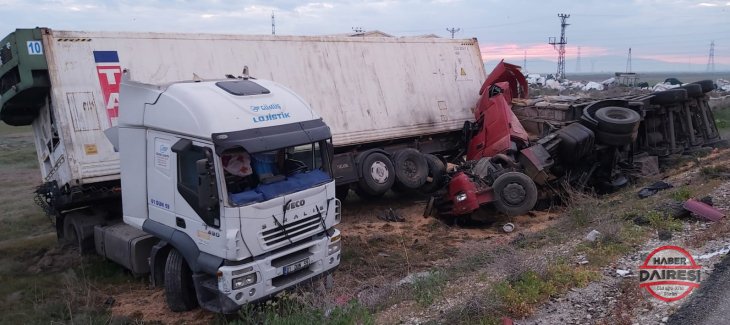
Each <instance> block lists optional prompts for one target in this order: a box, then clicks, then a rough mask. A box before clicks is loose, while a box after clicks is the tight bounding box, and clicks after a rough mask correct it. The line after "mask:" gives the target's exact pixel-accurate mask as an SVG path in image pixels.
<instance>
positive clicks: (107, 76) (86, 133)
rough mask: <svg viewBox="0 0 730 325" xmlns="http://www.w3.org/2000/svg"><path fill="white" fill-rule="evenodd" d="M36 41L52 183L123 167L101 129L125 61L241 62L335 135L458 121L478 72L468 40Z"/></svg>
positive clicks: (109, 118) (161, 64) (158, 71)
mask: <svg viewBox="0 0 730 325" xmlns="http://www.w3.org/2000/svg"><path fill="white" fill-rule="evenodd" d="M43 51H44V55H45V56H46V60H47V63H48V73H49V76H50V81H51V101H52V102H53V105H52V106H53V108H54V110H55V114H54V115H55V118H57V119H58V121H57V123H56V124H57V125H58V127H57V128H58V130H57V131H58V132H59V133H60V138H61V141H60V142H59V144H58V147H57V148H56V149H55V150H52V148H51V147H52V146H49V145H48V143H50V142H52V139H51V138H52V134H53V130H51V129H50V122H49V119H50V115H49V112H48V108H47V107H46V108H44V109H42V110H41V112H40V118H38V119H36V121H35V122H34V128H35V130H36V134H37V135H39V134H40V135H44V136H42V137H39V136H37V137H36V138H37V140H36V141H38V143H37V146H36V147H37V148H38V150H39V159H40V163H41V166H42V168H41V169H42V171H43V176H44V177H46V176H48V175H49V174H54V175H51V176H52V177H51V179H57V180H58V182H59V183H60V184H66V183H71V184H88V183H93V182H98V181H104V180H113V179H118V178H119V175H118V174H119V160H118V154H117V153H115V152H114V150H113V148H112V145H111V144H110V143H109V141H108V140H107V139H106V137H105V136H104V134H103V130H105V129H107V128H109V127H111V126H114V125H115V124H116V118H115V116H114V114H115V113H114V111H115V109H116V107H117V104H118V99H119V98H118V84H119V81H120V78H121V73H122V70H129V71H130V73H131V77H132V79H133V80H135V81H139V82H144V83H153V84H159V83H167V82H173V81H179V80H190V79H193V78H194V76H196V77H199V78H202V79H219V78H223V77H224V76H225V75H227V74H232V75H235V76H238V75H241V71H242V70H243V67H244V66H248V67H249V70H250V73H251V76H253V77H260V78H262V79H270V80H274V81H277V82H279V83H282V84H284V85H286V86H287V87H289V88H291V89H292V90H293V91H295V92H296V93H297V94H299V95H301V96H303V97H304V100H305V101H307V102H308V103H310V104H311V105H312V107H313V108H314V110H315V111H317V112H318V113H319V115H321V116H322V117H323V119H324V120H325V122H326V123H327V124H328V125H329V126H330V128H331V129H332V134H333V141H334V144H335V146H337V147H344V146H350V145H358V144H364V143H375V142H379V141H386V140H393V139H400V138H409V137H419V136H424V135H428V134H435V133H442V132H448V131H454V130H459V129H461V127H462V125H463V123H464V121H466V120H472V119H473V113H472V112H473V108H474V106H475V105H476V103H477V100H478V97H479V94H478V93H479V88H480V87H481V85H482V83H483V82H484V80H485V78H486V73H485V70H484V66H483V63H482V60H481V55H480V51H479V46H478V44H477V42H476V40H453V39H440V38H405V37H403V38H387V37H377V38H375V37H348V36H321V37H312V36H250V35H211V34H177V33H126V32H74V31H52V30H44V35H43ZM115 87H116V88H115ZM115 90H116V91H117V92H115ZM215 109H216V108H215V107H210V111H211V114H215Z"/></svg>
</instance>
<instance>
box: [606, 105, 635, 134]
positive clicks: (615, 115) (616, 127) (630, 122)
mask: <svg viewBox="0 0 730 325" xmlns="http://www.w3.org/2000/svg"><path fill="white" fill-rule="evenodd" d="M594 116H595V117H596V120H598V128H599V129H601V130H603V131H606V132H612V133H619V134H624V133H634V132H636V130H637V128H638V127H639V122H640V121H641V115H639V113H637V112H635V111H633V110H631V109H628V108H626V107H618V106H608V107H604V108H601V109H599V110H597V111H596V113H595V114H594Z"/></svg>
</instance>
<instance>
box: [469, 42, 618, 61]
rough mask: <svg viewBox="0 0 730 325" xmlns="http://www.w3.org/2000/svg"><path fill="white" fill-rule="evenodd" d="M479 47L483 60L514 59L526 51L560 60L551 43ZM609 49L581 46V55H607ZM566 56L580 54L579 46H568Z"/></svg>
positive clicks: (528, 53) (544, 57)
mask: <svg viewBox="0 0 730 325" xmlns="http://www.w3.org/2000/svg"><path fill="white" fill-rule="evenodd" d="M479 49H480V50H481V52H482V60H484V61H494V60H501V59H506V60H512V61H514V60H515V59H522V58H523V57H524V56H525V53H526V55H527V57H528V58H530V59H543V60H550V61H557V60H558V51H557V50H556V49H555V48H553V46H552V45H549V44H529V45H520V44H480V45H479ZM606 54H608V50H607V49H605V48H602V47H593V46H581V47H580V55H581V56H582V57H587V56H597V55H606ZM565 56H566V57H568V58H574V57H576V56H578V46H573V45H571V46H566V47H565Z"/></svg>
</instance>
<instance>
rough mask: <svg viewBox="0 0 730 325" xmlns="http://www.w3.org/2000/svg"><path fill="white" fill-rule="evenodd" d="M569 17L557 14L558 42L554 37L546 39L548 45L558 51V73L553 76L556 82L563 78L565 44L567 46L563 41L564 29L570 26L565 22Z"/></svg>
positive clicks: (564, 40) (566, 42)
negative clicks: (558, 22)
mask: <svg viewBox="0 0 730 325" xmlns="http://www.w3.org/2000/svg"><path fill="white" fill-rule="evenodd" d="M569 17H570V14H558V18H560V41H559V42H558V41H557V40H556V39H555V37H550V38H549V39H548V44H550V45H552V46H553V48H555V49H556V50H558V72H557V73H556V75H555V79H557V80H561V79H564V78H565V44H568V41H567V40H566V39H565V27H568V25H570V24H568V23H566V22H565V20H566V19H568V18H569Z"/></svg>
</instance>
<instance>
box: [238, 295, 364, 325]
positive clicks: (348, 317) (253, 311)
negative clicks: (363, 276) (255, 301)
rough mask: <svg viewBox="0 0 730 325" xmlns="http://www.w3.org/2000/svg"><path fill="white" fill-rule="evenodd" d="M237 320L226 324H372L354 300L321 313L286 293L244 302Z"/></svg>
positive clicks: (362, 307) (362, 308) (361, 307)
mask: <svg viewBox="0 0 730 325" xmlns="http://www.w3.org/2000/svg"><path fill="white" fill-rule="evenodd" d="M238 316H239V319H237V320H234V321H232V322H230V323H229V324H262V325H299V324H333V325H345V324H374V323H375V319H374V317H373V315H372V314H370V312H369V311H368V310H367V308H365V307H364V306H362V305H360V304H359V303H357V302H355V301H351V302H349V303H348V304H347V305H345V306H339V307H335V308H333V309H331V311H330V312H329V313H325V312H323V311H322V310H320V309H318V308H313V307H311V306H309V305H307V304H304V303H302V302H300V301H298V300H296V299H293V298H290V297H289V296H283V297H281V298H279V299H275V300H269V301H267V302H266V303H264V304H261V305H246V306H244V307H243V308H242V309H241V311H240V312H239V313H238Z"/></svg>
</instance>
